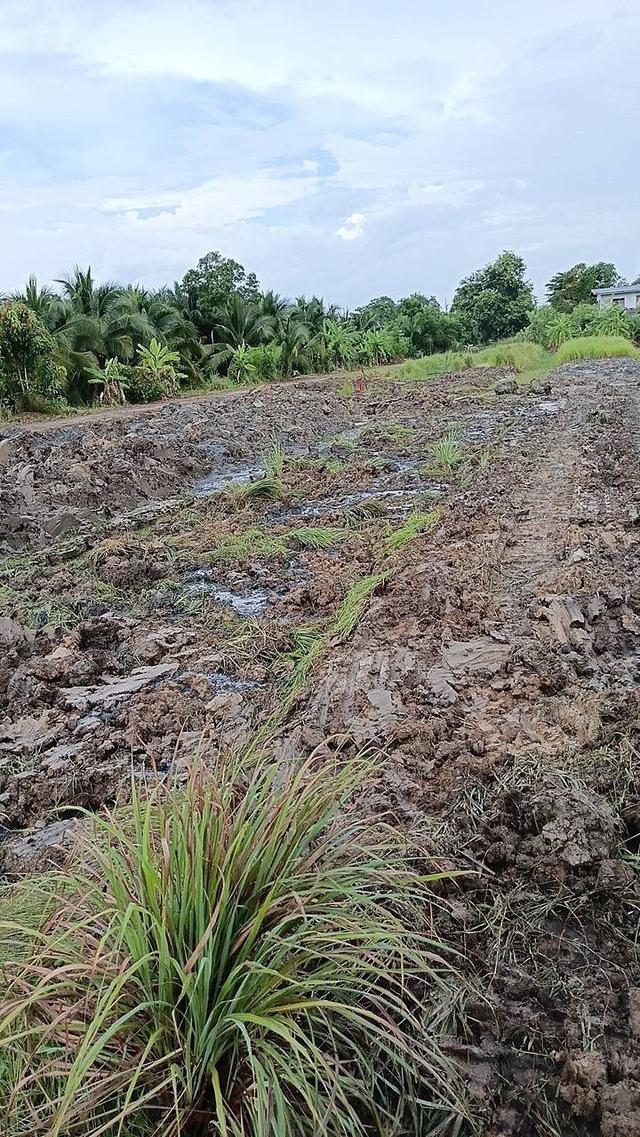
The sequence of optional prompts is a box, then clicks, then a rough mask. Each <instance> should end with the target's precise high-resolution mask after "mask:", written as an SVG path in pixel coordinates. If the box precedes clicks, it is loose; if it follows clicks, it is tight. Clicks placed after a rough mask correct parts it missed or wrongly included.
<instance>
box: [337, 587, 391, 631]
mask: <svg viewBox="0 0 640 1137" xmlns="http://www.w3.org/2000/svg"><path fill="white" fill-rule="evenodd" d="M388 579H389V574H388V573H385V572H379V573H371V574H370V575H369V576H365V577H363V578H362V580H358V581H356V583H355V584H352V585H351V588H350V589H349V591H348V592H347V595H346V596H345V598H344V600H343V601H342V604H341V605H340V607H339V609H338V614H337V616H336V619H335V622H334V624H333V625H332V628H331V631H332V632H333V634H334V635H337V636H340V637H341V638H342V639H348V637H349V636H350V635H351V634H352V633H353V632H354V631H355V629H356V628H357V626H358V624H359V623H360V620H361V619H362V617H363V615H364V613H365V611H366V609H367V605H368V604H369V601H370V600H371V597H372V596H373V594H374V592H376V590H377V589H378V588H382V586H383V585H384V584H385V583H386V581H387V580H388Z"/></svg>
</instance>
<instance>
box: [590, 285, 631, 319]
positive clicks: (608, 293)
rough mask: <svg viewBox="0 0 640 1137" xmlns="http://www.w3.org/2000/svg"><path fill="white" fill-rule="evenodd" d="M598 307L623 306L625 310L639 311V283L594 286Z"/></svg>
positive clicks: (593, 294) (593, 292) (593, 293)
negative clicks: (603, 286)
mask: <svg viewBox="0 0 640 1137" xmlns="http://www.w3.org/2000/svg"><path fill="white" fill-rule="evenodd" d="M591 295H592V296H595V298H596V300H597V302H598V307H599V308H610V307H611V306H612V305H613V306H614V307H616V308H624V310H625V312H639V311H640V284H618V285H614V287H613V288H594V289H593V291H592V293H591Z"/></svg>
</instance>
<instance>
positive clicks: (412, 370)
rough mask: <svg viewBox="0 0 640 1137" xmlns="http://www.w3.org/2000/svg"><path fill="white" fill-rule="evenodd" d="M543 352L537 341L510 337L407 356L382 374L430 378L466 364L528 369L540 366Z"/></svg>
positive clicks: (544, 357) (460, 369) (466, 366)
mask: <svg viewBox="0 0 640 1137" xmlns="http://www.w3.org/2000/svg"><path fill="white" fill-rule="evenodd" d="M546 356H547V353H546V352H545V350H544V348H542V347H540V345H539V344H535V343H528V342H516V341H513V340H508V341H505V342H504V343H501V344H495V345H494V346H492V347H485V348H482V349H477V348H475V349H473V350H469V351H444V352H436V353H435V354H434V355H425V356H423V357H422V358H421V359H409V360H407V361H406V363H402V364H400V366H398V367H393V368H392V369H387V371H386V372H385V374H386V375H387V376H388V377H390V378H395V379H430V378H431V377H432V376H434V375H443V374H445V373H447V372H450V371H465V370H467V369H468V368H470V367H512V368H513V369H514V371H518V372H520V371H530V370H532V369H533V368H535V367H539V366H542V365H543V364H544V362H545V359H546Z"/></svg>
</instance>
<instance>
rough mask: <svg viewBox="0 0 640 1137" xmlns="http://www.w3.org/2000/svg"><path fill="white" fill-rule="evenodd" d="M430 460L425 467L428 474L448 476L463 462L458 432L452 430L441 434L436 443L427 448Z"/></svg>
mask: <svg viewBox="0 0 640 1137" xmlns="http://www.w3.org/2000/svg"><path fill="white" fill-rule="evenodd" d="M429 453H430V456H431V460H430V462H429V463H428V465H427V467H426V472H427V473H428V474H440V475H443V476H448V475H449V474H453V473H454V471H455V470H457V469H458V467H459V466H461V465H462V463H463V462H464V447H463V445H462V442H461V440H460V431H459V430H457V429H455V428H453V429H452V430H448V431H447V433H446V434H443V436H442V438H440V439H439V440H438V442H434V443H433V445H432V446H430V447H429Z"/></svg>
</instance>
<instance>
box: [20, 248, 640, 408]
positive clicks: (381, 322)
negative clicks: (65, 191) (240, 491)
mask: <svg viewBox="0 0 640 1137" xmlns="http://www.w3.org/2000/svg"><path fill="white" fill-rule="evenodd" d="M619 279H620V278H619V276H618V273H617V270H616V269H615V266H614V265H613V264H609V263H600V264H597V265H590V266H588V265H585V264H578V265H575V266H573V268H571V269H569V270H567V271H566V272H562V273H557V274H556V275H555V276H554V277H552V278H551V280H550V281H549V284H548V286H547V304H546V305H543V306H541V307H537V306H536V302H535V298H534V294H533V288H532V285H531V282H530V281H529V280H528V279H527V275H526V265H525V262H524V260H523V259H522V258H521V257H519V256H518V255H517V254H515V253H513V252H509V251H506V252H503V253H501V254H500V256H498V257H497V258H496V259H495V260H494V261H492V262H491V263H490V264H488V265H486V266H485V267H484V268H482V269H480V270H478V271H477V272H474V273H472V274H471V275H470V276H468V277H466V278H465V279H464V280H462V281H461V282H460V284H459V286H458V288H457V289H456V292H455V295H454V298H453V302H452V304H451V308H450V310H449V311H445V310H443V308H442V307H441V305H440V304H439V302H438V300H437V299H436V298H435V297H434V296H429V295H425V294H423V293H419V292H415V293H412V294H411V295H409V296H406V297H404V298H403V299H401V300H398V301H396V300H393V299H392V298H391V297H389V296H380V297H377V298H375V299H373V300H371V301H370V302H369V303H368V304H365V305H363V306H361V307H359V308H355V309H353V310H351V311H345V310H343V309H340V308H339V307H338V306H337V305H335V304H327V303H325V301H324V300H323V299H321V298H320V297H317V296H312V297H306V296H299V297H297V298H296V299H295V300H289V299H287V298H285V297H283V296H280V295H279V294H278V293H276V292H274V291H272V290H268V291H263V290H262V289H261V287H260V284H259V282H258V280H257V277H256V276H255V274H253V273H251V272H247V271H246V270H245V269H244V267H243V266H242V265H241V264H239V263H238V262H237V261H235V260H232V259H230V258H227V257H223V256H222V255H221V254H220V253H219V252H211V253H207V255H206V256H204V257H202V258H201V259H200V260H199V261H198V264H197V265H196V266H195V267H194V268H192V269H190V270H189V271H188V272H186V273H185V275H184V277H183V278H182V280H181V281H179V282H176V283H174V285H173V286H172V287H165V288H160V289H146V288H143V287H142V286H140V285H138V284H130V285H122V284H118V283H115V282H103V283H99V282H97V281H96V280H95V279H94V277H93V274H92V272H91V269H90V268H89V269H86V270H83V269H80V268H75V269H74V271H73V273H71V274H70V275H69V276H66V277H63V278H61V279H60V280H58V281H56V285H57V287H49V286H41V285H39V284H38V282H37V280H36V279H35V277H30V279H29V281H28V282H27V285H26V287H25V288H24V290H22V291H19V292H16V293H14V294H12V295H11V296H7V297H4V298H3V300H2V301H1V302H0V403H1V404H2V405H4V406H5V407H8V408H15V407H18V408H24V409H36V410H37V409H54V408H55V406H56V405H67V404H68V403H70V404H72V405H80V404H88V403H92V402H96V401H100V402H102V403H117V402H124V401H125V400H128V401H131V402H148V401H150V400H152V399H157V398H162V397H165V396H167V395H170V394H173V393H175V392H176V391H177V390H178V388H179V387H197V386H200V385H212V384H217V385H232V384H237V383H243V382H249V381H252V380H272V379H278V378H288V377H291V376H292V375H296V374H304V373H309V372H326V371H332V370H336V369H342V368H345V369H350V368H354V367H358V366H380V365H383V364H388V363H393V362H396V361H400V360H403V359H409V358H415V357H418V356H423V355H429V354H431V353H433V352H439V351H448V350H450V349H459V348H462V347H471V346H476V345H477V346H481V345H484V344H488V343H493V342H495V341H496V340H501V339H507V338H510V337H513V336H518V338H532V339H537V341H538V342H542V343H544V344H545V346H554V345H557V343H559V342H562V339H563V338H567V337H568V335H570V334H575V328H576V327H581V328H582V329H584V328H586V327H588V326H589V316H591V321H592V323H593V321H594V320H595V319H596V316H597V310H596V309H595V308H594V305H593V303H592V300H593V298H592V296H591V292H592V289H593V288H597V287H606V286H607V285H609V284H614V283H616V282H617V281H618V280H619ZM576 309H579V314H578V324H576V316H575V312H576ZM602 315H607V313H604V314H602ZM625 318H626V317H625V315H624V313H622V312H618V311H617V310H616V311H614V313H613V314H612V315H609V323H611V325H612V328H611V330H621V331H622V332H623V333H624V332H626V334H629V333H630V331H632V330H633V329H632V328H631V327H630V325H628V326H627V325H625V324H624V320H625ZM626 319H628V318H626ZM614 320H617V321H618V323H617V325H616V328H615V329H613V322H614ZM598 330H600V329H598Z"/></svg>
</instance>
